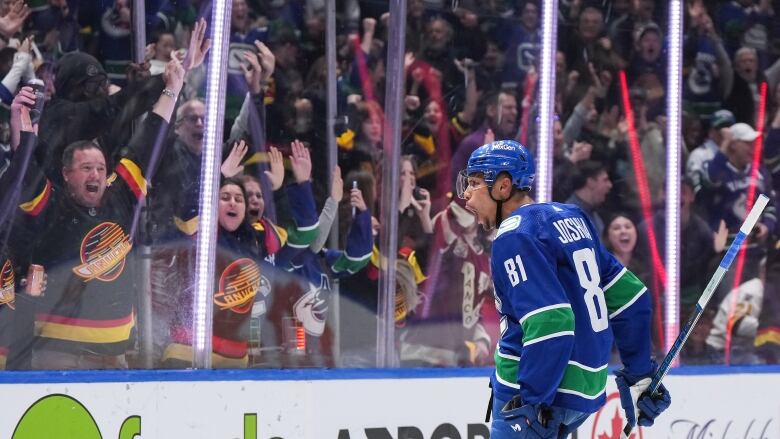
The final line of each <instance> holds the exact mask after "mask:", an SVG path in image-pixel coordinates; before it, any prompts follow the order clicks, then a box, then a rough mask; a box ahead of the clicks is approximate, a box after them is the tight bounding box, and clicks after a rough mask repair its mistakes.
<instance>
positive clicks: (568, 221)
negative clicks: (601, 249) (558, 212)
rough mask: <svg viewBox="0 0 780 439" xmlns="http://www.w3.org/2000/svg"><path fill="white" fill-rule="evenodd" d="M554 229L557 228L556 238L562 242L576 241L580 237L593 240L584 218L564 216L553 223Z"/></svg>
mask: <svg viewBox="0 0 780 439" xmlns="http://www.w3.org/2000/svg"><path fill="white" fill-rule="evenodd" d="M553 226H555V229H556V230H558V239H560V240H561V242H562V243H563V244H568V243H570V242H576V241H579V240H581V239H585V238H587V239H590V240H591V241H593V236H591V234H590V230H589V229H588V226H587V224H585V220H584V219H582V218H564V219H561V220H558V221H555V222H554V223H553Z"/></svg>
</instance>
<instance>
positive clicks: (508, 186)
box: [495, 173, 512, 199]
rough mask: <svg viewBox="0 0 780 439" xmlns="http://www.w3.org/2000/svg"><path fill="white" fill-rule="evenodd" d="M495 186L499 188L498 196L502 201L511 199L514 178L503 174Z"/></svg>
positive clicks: (497, 179)
mask: <svg viewBox="0 0 780 439" xmlns="http://www.w3.org/2000/svg"><path fill="white" fill-rule="evenodd" d="M495 186H498V194H499V196H500V197H501V198H502V199H505V198H509V196H510V195H511V194H512V177H510V176H509V175H507V174H505V173H502V174H500V175H499V176H498V177H497V178H496V183H495Z"/></svg>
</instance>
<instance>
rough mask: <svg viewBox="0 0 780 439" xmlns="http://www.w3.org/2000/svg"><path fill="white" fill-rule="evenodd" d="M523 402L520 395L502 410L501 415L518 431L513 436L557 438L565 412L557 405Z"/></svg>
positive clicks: (543, 438) (541, 438)
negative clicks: (548, 405) (523, 403)
mask: <svg viewBox="0 0 780 439" xmlns="http://www.w3.org/2000/svg"><path fill="white" fill-rule="evenodd" d="M520 404H522V400H521V399H520V397H519V396H516V397H515V398H513V399H512V400H510V401H509V402H508V403H507V404H506V406H504V408H503V409H502V410H501V416H503V418H504V420H505V421H506V422H507V424H511V425H512V430H514V431H515V432H517V434H516V435H512V438H513V439H514V438H518V439H520V438H523V439H526V438H527V439H537V438H540V439H546V438H553V439H554V438H557V437H558V432H559V431H560V428H561V422H563V413H562V411H561V409H559V408H557V407H547V406H545V405H542V404H537V405H532V404H525V405H522V406H520V407H518V406H519V405H520Z"/></svg>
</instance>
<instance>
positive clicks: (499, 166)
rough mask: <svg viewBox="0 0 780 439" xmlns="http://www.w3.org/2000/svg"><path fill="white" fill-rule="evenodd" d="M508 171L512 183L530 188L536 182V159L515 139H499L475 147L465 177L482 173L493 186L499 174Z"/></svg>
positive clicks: (489, 184) (521, 187)
mask: <svg viewBox="0 0 780 439" xmlns="http://www.w3.org/2000/svg"><path fill="white" fill-rule="evenodd" d="M502 172H506V173H508V174H509V176H510V177H511V178H512V185H513V186H514V187H516V188H518V189H520V190H529V189H531V185H532V184H533V182H534V173H535V169H534V159H533V157H532V156H531V153H530V152H529V151H528V148H526V147H525V146H523V145H522V144H520V143H519V142H515V141H514V140H497V141H495V142H491V143H488V144H486V145H482V146H480V147H479V148H477V149H475V150H474V152H472V153H471V157H469V161H468V165H467V166H466V169H465V172H464V171H461V173H462V174H464V175H463V176H464V177H468V176H469V175H473V174H476V173H481V174H482V176H483V178H484V179H485V182H486V183H487V184H488V186H492V185H493V183H495V181H496V177H498V174H500V173H502Z"/></svg>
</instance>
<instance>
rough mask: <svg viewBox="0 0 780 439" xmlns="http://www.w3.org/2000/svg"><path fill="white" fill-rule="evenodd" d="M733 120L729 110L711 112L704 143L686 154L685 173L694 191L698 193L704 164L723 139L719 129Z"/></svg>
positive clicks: (732, 123) (712, 155) (726, 126)
mask: <svg viewBox="0 0 780 439" xmlns="http://www.w3.org/2000/svg"><path fill="white" fill-rule="evenodd" d="M734 122H735V118H734V113H732V112H731V111H729V110H718V111H716V112H714V113H712V117H711V118H710V129H709V131H708V132H707V138H706V139H705V140H704V143H702V144H701V145H699V146H698V147H696V149H694V150H693V151H691V155H690V156H688V161H687V162H686V163H685V175H686V176H688V178H690V179H691V181H692V182H693V189H694V192H695V193H697V194H698V193H699V190H700V189H701V180H702V174H703V173H704V167H705V165H706V164H707V163H709V162H710V160H712V158H713V157H715V153H716V152H718V149H719V148H720V144H721V142H722V141H723V134H722V133H721V129H723V128H728V127H730V126H731V125H734Z"/></svg>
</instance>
